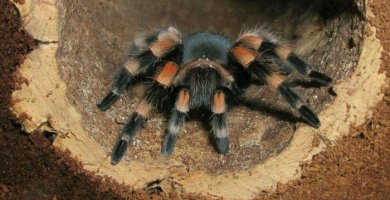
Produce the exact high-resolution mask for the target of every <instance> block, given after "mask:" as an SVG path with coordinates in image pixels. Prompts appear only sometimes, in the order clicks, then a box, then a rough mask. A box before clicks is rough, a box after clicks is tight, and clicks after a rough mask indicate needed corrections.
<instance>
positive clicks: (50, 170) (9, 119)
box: [0, 0, 390, 199]
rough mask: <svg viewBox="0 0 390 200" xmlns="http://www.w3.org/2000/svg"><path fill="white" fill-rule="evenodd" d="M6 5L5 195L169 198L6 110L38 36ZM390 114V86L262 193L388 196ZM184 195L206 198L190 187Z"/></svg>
mask: <svg viewBox="0 0 390 200" xmlns="http://www.w3.org/2000/svg"><path fill="white" fill-rule="evenodd" d="M373 9H374V11H375V12H374V13H375V14H376V15H379V17H377V18H375V20H373V21H372V20H370V22H371V23H372V24H373V25H375V26H376V27H378V28H379V30H378V37H379V38H380V39H381V41H382V43H383V45H384V48H385V53H384V55H383V64H382V69H383V70H384V71H386V72H387V75H388V77H389V72H390V67H389V62H390V57H389V54H388V52H389V51H390V44H389V41H390V38H389V35H390V34H389V30H390V27H389V26H390V24H389V20H390V17H389V15H388V10H389V9H390V6H389V5H388V4H387V3H386V1H385V0H381V1H379V0H378V1H375V3H373ZM0 11H1V12H0V13H1V14H0V62H1V66H0V67H1V73H0V80H1V87H0V94H1V100H0V106H1V107H0V109H1V111H2V112H0V120H1V121H0V161H1V162H0V199H82V198H83V199H88V198H90V199H119V198H123V197H127V198H129V199H131V198H133V199H145V198H151V199H161V198H164V197H163V196H162V195H157V194H156V195H152V196H147V195H146V193H145V192H144V191H132V190H131V189H130V188H126V187H123V186H120V185H118V184H117V183H114V182H112V181H110V180H107V179H106V180H103V179H101V178H96V177H94V178H91V177H92V176H91V174H88V173H85V172H84V171H83V170H80V165H79V164H78V162H77V161H74V160H72V159H70V158H69V157H68V156H67V154H66V153H64V152H58V151H56V150H54V149H53V148H52V147H51V146H50V143H49V141H48V140H47V139H46V138H44V137H42V136H41V134H33V136H30V137H28V136H25V135H24V134H23V132H22V131H21V129H20V127H19V125H18V123H16V122H15V120H14V118H13V116H12V114H11V113H10V112H9V111H8V106H9V105H10V103H11V102H9V97H10V95H11V92H12V90H13V89H15V87H16V86H15V84H14V83H13V81H12V79H13V76H14V75H13V72H14V71H15V69H16V68H17V66H18V65H19V64H20V62H22V60H23V55H24V54H25V53H27V52H28V51H30V50H31V49H32V48H33V47H34V46H35V45H36V42H35V41H34V40H33V39H32V38H31V37H29V36H28V35H27V34H26V33H25V32H24V31H23V30H22V29H21V28H20V18H19V16H18V14H17V11H16V9H15V8H14V7H13V6H11V4H10V3H9V2H8V1H5V0H1V3H0ZM3 11H4V12H3ZM16 78H17V77H16ZM389 118H390V89H386V90H385V98H384V100H383V101H382V102H381V103H379V104H378V106H377V107H376V108H375V112H374V116H373V117H372V118H371V119H368V120H367V123H365V124H364V125H362V126H358V127H355V128H354V129H353V130H352V131H351V134H350V136H348V137H345V138H343V139H342V140H341V141H340V142H339V144H338V145H336V146H334V147H331V148H329V149H328V150H327V151H326V152H324V153H322V154H320V155H318V156H316V157H315V158H314V159H313V161H312V162H311V163H310V164H307V165H305V166H304V171H303V177H302V178H301V179H299V180H297V181H292V182H290V183H288V184H285V185H280V187H279V188H278V190H277V192H276V193H266V192H264V193H263V194H259V199H298V198H299V199H388V198H389V197H390V192H389V191H390V167H389V166H390V159H389V158H390V140H389V138H390V122H389V121H390V119H389ZM156 191H157V193H158V190H156ZM172 196H175V195H174V194H172ZM183 197H185V198H196V199H199V198H201V197H198V196H196V195H192V194H183Z"/></svg>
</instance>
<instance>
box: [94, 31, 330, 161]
mask: <svg viewBox="0 0 390 200" xmlns="http://www.w3.org/2000/svg"><path fill="white" fill-rule="evenodd" d="M294 70H296V71H298V72H299V73H301V74H302V75H305V76H308V77H310V78H311V79H312V80H313V81H316V82H318V83H319V84H322V85H328V84H330V83H331V81H332V80H331V79H330V78H329V77H327V76H326V75H324V74H322V73H320V72H317V71H313V70H311V69H310V68H309V67H308V66H307V64H306V63H305V62H304V61H302V60H301V59H300V58H298V56H296V55H295V54H294V53H293V52H292V50H291V49H290V48H289V47H288V46H287V45H285V44H284V43H282V42H280V41H279V40H278V39H276V37H274V36H273V35H271V34H269V33H268V32H265V31H261V30H253V31H247V32H244V33H243V34H242V35H241V36H240V37H239V39H238V40H237V41H236V42H235V43H232V42H230V41H229V40H228V39H227V38H226V37H224V36H222V35H219V34H216V33H210V32H198V33H193V34H191V35H188V36H187V37H185V38H184V39H181V34H180V32H179V31H178V30H177V29H175V28H173V27H169V28H168V29H166V30H162V31H159V32H157V33H154V34H149V35H143V36H140V37H138V38H137V39H135V41H134V46H133V48H132V50H131V53H130V56H129V59H128V60H127V62H126V63H125V64H124V67H123V68H122V69H121V71H120V72H119V75H118V77H117V78H116V80H115V82H114V84H113V89H112V90H111V91H110V92H109V94H107V95H106V97H105V98H104V99H103V100H102V101H101V102H100V103H99V104H98V107H99V108H100V109H101V110H102V111H105V110H107V109H108V108H110V107H111V105H112V104H113V103H114V102H115V101H116V100H117V98H118V96H119V95H120V94H121V93H122V92H123V91H124V90H125V89H126V88H127V87H128V86H129V85H131V84H132V83H133V80H134V79H135V78H136V77H152V78H151V80H150V81H148V82H147V84H146V85H147V89H146V92H145V96H144V98H143V99H142V100H141V101H140V103H139V104H138V106H137V107H136V109H135V111H134V113H133V114H132V115H131V116H130V120H129V121H128V122H127V123H126V124H125V125H124V126H123V128H122V130H121V134H120V138H119V139H118V141H117V142H116V144H115V145H114V148H113V151H112V155H111V163H112V164H114V165H115V164H117V163H118V162H119V161H120V160H121V159H122V157H123V155H124V154H125V151H126V149H127V147H128V144H129V142H130V141H132V140H133V139H134V136H135V134H136V133H137V132H138V131H139V130H140V129H141V127H142V126H143V125H144V123H145V122H146V119H147V118H148V117H149V116H150V114H151V113H152V111H153V110H154V109H159V108H161V107H162V106H163V105H170V106H171V107H172V111H171V114H170V119H169V125H168V128H167V130H166V133H165V136H164V141H163V144H162V153H163V155H164V156H168V155H170V154H172V152H173V149H174V147H175V144H176V140H177V136H178V134H179V132H180V129H181V127H182V126H183V125H184V123H185V122H186V120H187V115H188V113H189V111H191V110H202V111H203V112H204V113H210V120H211V121H210V123H211V128H212V131H213V136H214V137H213V138H214V144H215V148H216V150H217V151H218V152H219V153H221V154H226V153H227V152H228V151H229V140H228V131H227V123H226V114H227V112H228V110H229V108H230V107H231V106H233V105H235V104H234V102H235V101H236V100H237V97H238V96H240V95H241V94H242V93H244V92H245V89H246V88H247V87H249V86H250V84H252V82H253V80H257V81H261V82H263V83H265V84H267V85H269V86H271V87H272V88H273V89H274V90H275V91H278V92H279V93H280V94H281V95H282V97H283V98H284V99H285V100H286V101H287V103H289V104H290V106H292V107H293V108H295V109H296V110H297V111H298V112H299V113H300V114H301V117H302V119H303V120H304V121H306V122H307V123H308V124H310V125H311V126H313V127H318V126H319V125H320V121H319V119H318V118H317V116H316V114H315V113H314V112H313V111H312V110H311V109H310V108H309V107H308V106H306V105H305V104H304V102H303V101H302V100H301V98H300V97H299V96H298V95H297V94H296V93H295V92H293V91H292V90H291V89H290V88H289V86H288V84H286V82H285V77H286V76H287V75H289V74H290V73H291V72H293V71H294Z"/></svg>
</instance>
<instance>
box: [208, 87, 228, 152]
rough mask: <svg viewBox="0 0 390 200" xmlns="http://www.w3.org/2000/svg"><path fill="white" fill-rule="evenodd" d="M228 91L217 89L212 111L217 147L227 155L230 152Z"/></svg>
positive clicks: (212, 124) (212, 125) (212, 123)
mask: <svg viewBox="0 0 390 200" xmlns="http://www.w3.org/2000/svg"><path fill="white" fill-rule="evenodd" d="M228 91H229V90H228V89H225V90H224V89H217V90H216V91H215V92H214V96H213V102H212V106H211V111H212V112H213V114H212V116H211V118H212V119H211V127H212V129H213V134H214V135H213V136H214V141H215V147H216V149H217V151H218V153H220V154H227V153H228V151H229V139H228V130H227V129H228V128H227V123H226V112H227V110H228V104H229V103H228V102H227V100H228V99H229V94H230V92H228Z"/></svg>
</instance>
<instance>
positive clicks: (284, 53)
mask: <svg viewBox="0 0 390 200" xmlns="http://www.w3.org/2000/svg"><path fill="white" fill-rule="evenodd" d="M276 52H277V54H278V55H279V57H280V58H281V59H283V60H287V58H288V56H289V55H290V53H291V49H290V48H289V47H286V46H280V47H278V48H277V49H276Z"/></svg>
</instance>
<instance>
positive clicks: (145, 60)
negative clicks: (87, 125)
mask: <svg viewBox="0 0 390 200" xmlns="http://www.w3.org/2000/svg"><path fill="white" fill-rule="evenodd" d="M180 43H181V38H180V32H179V31H178V30H176V29H175V28H173V27H169V28H168V29H167V30H163V31H160V32H159V33H156V34H150V35H142V36H140V37H138V38H136V39H135V41H134V47H133V48H132V50H131V52H130V58H129V59H128V60H127V61H126V63H125V64H124V66H123V68H122V69H121V70H120V73H119V75H118V77H117V79H116V81H115V82H114V84H113V88H112V90H111V91H110V92H109V93H108V94H107V95H106V96H105V97H104V98H103V100H102V101H101V102H100V103H98V104H97V106H98V108H99V109H100V110H102V111H105V110H107V109H109V108H110V107H111V106H112V104H113V103H114V102H115V101H116V100H117V99H118V97H119V95H120V94H122V93H123V91H124V90H125V89H126V88H127V86H128V85H130V82H131V79H132V77H134V76H137V75H145V74H147V73H148V72H150V71H154V70H153V69H152V70H149V69H150V68H151V67H154V65H153V64H154V63H156V62H157V61H158V60H160V59H161V58H163V57H165V56H168V55H169V54H170V53H172V52H173V51H174V50H175V48H176V47H177V46H178V45H179V44H180Z"/></svg>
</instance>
